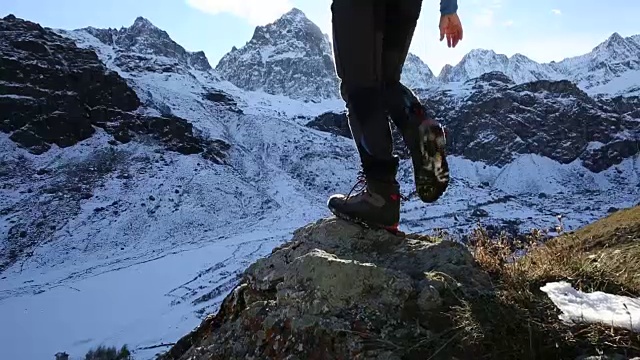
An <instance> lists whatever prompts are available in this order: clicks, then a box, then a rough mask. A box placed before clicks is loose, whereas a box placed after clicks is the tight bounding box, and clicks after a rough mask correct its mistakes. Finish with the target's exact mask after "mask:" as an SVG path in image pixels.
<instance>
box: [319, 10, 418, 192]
mask: <svg viewBox="0 0 640 360" xmlns="http://www.w3.org/2000/svg"><path fill="white" fill-rule="evenodd" d="M421 8H422V0H333V3H332V5H331V12H332V22H333V49H334V57H335V65H336V71H337V74H338V77H339V78H340V80H341V83H340V92H341V94H342V98H343V99H344V100H345V102H346V106H347V110H348V118H349V127H350V128H351V133H352V135H353V139H354V141H355V144H356V148H357V149H358V153H359V155H360V159H361V161H362V168H363V171H364V173H365V174H366V175H367V177H370V178H377V179H379V180H383V181H385V180H393V181H395V175H396V171H397V165H398V160H397V158H396V157H394V156H393V154H392V150H393V143H392V138H391V129H390V127H389V120H388V119H389V118H388V116H390V117H391V120H392V121H394V123H395V124H396V126H398V127H399V128H400V129H401V130H403V127H404V125H405V123H406V121H405V116H406V115H405V114H406V112H405V111H404V109H403V108H402V106H403V104H404V101H403V100H402V99H401V97H402V96H405V95H406V94H407V92H408V90H407V89H406V88H405V87H404V86H402V85H401V84H400V74H401V72H402V66H403V64H404V61H405V59H406V57H407V53H408V51H409V45H410V44H411V39H412V37H413V32H414V30H415V27H416V23H417V21H418V18H419V16H420V11H421ZM408 93H409V94H410V92H408ZM410 95H412V94H410Z"/></svg>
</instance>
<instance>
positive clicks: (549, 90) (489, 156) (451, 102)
mask: <svg viewBox="0 0 640 360" xmlns="http://www.w3.org/2000/svg"><path fill="white" fill-rule="evenodd" d="M420 94H421V95H422V97H423V98H424V99H425V100H424V104H425V106H426V107H427V109H428V111H429V112H430V114H431V116H433V117H435V118H437V119H441V121H442V122H443V124H444V125H445V126H447V128H448V129H449V131H450V133H449V139H448V141H449V151H450V153H451V154H452V155H459V156H461V157H464V158H467V159H470V160H473V161H480V162H483V163H486V164H490V165H495V166H499V167H503V166H505V165H508V164H510V163H512V162H513V161H514V160H516V159H517V158H518V157H519V156H521V155H524V154H537V155H540V156H543V157H545V158H549V159H552V160H555V161H557V162H559V163H562V164H570V163H573V162H577V163H578V164H580V165H582V166H584V167H585V168H587V169H589V170H591V171H593V172H601V171H603V170H606V169H608V168H610V167H612V166H614V165H617V164H620V163H621V162H622V161H623V160H624V159H630V158H633V157H636V156H637V154H638V153H639V151H640V112H639V111H638V109H639V107H638V106H639V105H640V97H637V96H636V97H615V98H611V99H595V98H592V97H590V96H589V95H588V94H587V93H585V92H584V91H582V90H581V89H579V88H578V87H577V86H576V85H575V84H573V83H571V82H569V81H567V80H560V81H549V80H538V81H533V82H528V83H524V84H520V85H517V84H515V83H514V81H512V80H511V79H510V78H509V77H507V76H506V75H505V74H503V73H501V72H490V73H485V74H483V75H481V76H479V77H478V78H474V79H471V80H468V81H466V82H465V83H464V85H462V86H456V87H455V88H454V89H441V88H436V89H435V90H434V89H430V90H427V91H420ZM307 125H308V126H310V127H312V128H315V129H318V130H321V131H328V132H332V133H334V134H337V135H341V136H346V137H350V132H349V127H348V123H347V118H346V116H345V114H344V113H343V112H342V113H325V114H322V115H321V116H319V117H317V118H316V119H314V120H312V121H311V122H309V123H308V124H307ZM394 138H395V139H396V150H397V152H398V153H399V154H402V155H403V157H405V158H406V157H407V155H408V153H407V151H406V149H404V145H403V144H402V142H401V141H400V136H399V135H398V134H397V133H394Z"/></svg>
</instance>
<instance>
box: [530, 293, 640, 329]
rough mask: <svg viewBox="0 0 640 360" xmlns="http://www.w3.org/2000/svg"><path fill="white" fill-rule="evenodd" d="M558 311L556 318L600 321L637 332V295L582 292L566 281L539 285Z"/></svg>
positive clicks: (639, 312) (639, 315)
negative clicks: (559, 311)
mask: <svg viewBox="0 0 640 360" xmlns="http://www.w3.org/2000/svg"><path fill="white" fill-rule="evenodd" d="M540 290H542V291H544V292H545V293H546V294H547V295H548V296H549V299H551V301H553V303H554V304H555V305H556V306H557V307H558V309H560V310H561V311H562V315H560V319H562V320H563V321H567V322H572V323H600V324H603V325H610V326H615V327H621V328H626V329H629V330H632V331H637V332H640V299H638V298H630V297H626V296H620V295H612V294H607V293H604V292H601V291H596V292H592V293H584V292H582V291H578V290H576V289H574V288H573V287H572V286H571V284H569V283H567V282H554V283H547V284H546V285H545V286H543V287H541V288H540Z"/></svg>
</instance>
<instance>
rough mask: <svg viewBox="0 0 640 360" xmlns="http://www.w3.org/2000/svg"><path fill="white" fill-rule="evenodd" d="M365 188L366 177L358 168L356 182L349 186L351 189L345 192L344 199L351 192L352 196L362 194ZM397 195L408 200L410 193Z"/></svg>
mask: <svg viewBox="0 0 640 360" xmlns="http://www.w3.org/2000/svg"><path fill="white" fill-rule="evenodd" d="M356 189H357V190H356ZM366 190H367V178H366V177H365V175H364V172H363V171H362V170H360V171H358V176H357V178H356V183H355V184H354V185H353V187H352V188H351V191H349V194H347V196H346V197H345V200H348V199H350V198H351V194H353V196H358V195H359V194H362V193H363V192H364V191H366ZM398 196H400V199H402V200H403V201H409V196H411V194H410V195H409V196H405V195H403V194H402V193H399V194H398Z"/></svg>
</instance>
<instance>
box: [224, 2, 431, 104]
mask: <svg viewBox="0 0 640 360" xmlns="http://www.w3.org/2000/svg"><path fill="white" fill-rule="evenodd" d="M216 70H217V71H218V72H219V73H220V75H221V76H222V77H223V78H224V79H226V80H228V81H229V82H231V83H233V84H234V85H236V86H238V87H239V88H241V89H244V90H250V91H256V90H259V91H264V92H265V93H268V94H274V95H285V96H288V97H291V98H294V99H301V100H305V101H320V100H323V99H337V98H339V93H338V77H337V75H336V71H335V67H334V62H333V49H332V45H331V42H330V40H329V37H328V36H327V35H326V34H323V33H322V32H321V30H320V28H319V27H318V26H317V25H316V24H314V23H313V22H312V21H311V20H309V19H308V18H307V17H306V15H305V14H304V13H303V12H302V11H300V10H299V9H296V8H294V9H292V10H291V11H289V12H288V13H286V14H284V15H283V16H282V17H280V18H279V19H278V20H276V21H275V22H273V23H271V24H268V25H265V26H258V27H256V29H255V32H254V34H253V37H252V38H251V40H250V41H248V42H247V43H246V44H245V45H244V46H242V47H241V48H239V49H238V48H235V47H234V48H233V49H232V50H231V51H230V52H229V53H227V54H226V55H225V56H223V57H222V59H221V60H220V62H219V63H218V65H217V66H216ZM433 77H434V76H433V73H432V72H431V69H429V67H428V66H427V65H426V64H425V63H424V62H423V61H422V60H421V59H420V58H418V57H417V56H416V55H414V54H409V56H408V57H407V60H406V62H405V65H404V73H403V76H402V79H403V81H405V82H406V83H407V84H408V85H409V86H411V87H423V86H425V85H427V84H428V83H430V82H431V81H432V79H433Z"/></svg>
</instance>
